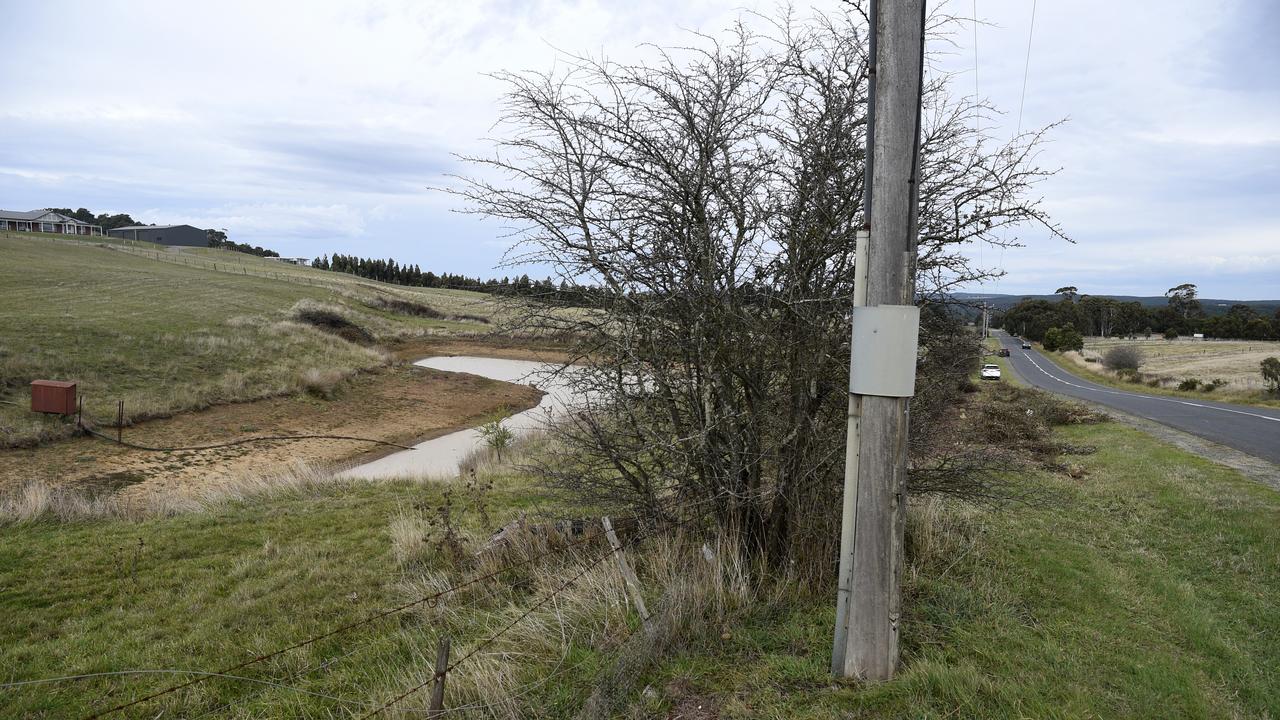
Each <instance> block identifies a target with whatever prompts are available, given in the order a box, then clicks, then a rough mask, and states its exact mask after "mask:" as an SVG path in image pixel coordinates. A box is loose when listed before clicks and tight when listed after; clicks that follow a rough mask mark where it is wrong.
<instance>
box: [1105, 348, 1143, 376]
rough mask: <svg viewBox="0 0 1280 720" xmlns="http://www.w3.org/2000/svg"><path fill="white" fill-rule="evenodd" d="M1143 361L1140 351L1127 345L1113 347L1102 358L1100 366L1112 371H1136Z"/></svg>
mask: <svg viewBox="0 0 1280 720" xmlns="http://www.w3.org/2000/svg"><path fill="white" fill-rule="evenodd" d="M1143 360H1144V358H1143V356H1142V350H1140V349H1138V348H1136V347H1133V346H1128V345H1122V346H1120V347H1113V348H1111V349H1110V350H1108V351H1107V352H1106V353H1105V354H1104V355H1103V356H1102V364H1103V365H1105V366H1107V367H1108V368H1111V369H1112V370H1137V369H1138V368H1140V367H1142V362H1143Z"/></svg>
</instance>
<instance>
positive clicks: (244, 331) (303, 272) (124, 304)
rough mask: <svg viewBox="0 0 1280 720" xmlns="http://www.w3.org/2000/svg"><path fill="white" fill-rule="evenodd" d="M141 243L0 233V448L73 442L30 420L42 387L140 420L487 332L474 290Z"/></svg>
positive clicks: (50, 422)
mask: <svg viewBox="0 0 1280 720" xmlns="http://www.w3.org/2000/svg"><path fill="white" fill-rule="evenodd" d="M144 246H146V243H142V244H133V243H125V242H122V241H114V242H102V243H98V242H94V243H88V242H83V241H76V240H73V239H69V238H62V239H59V238H55V237H47V236H41V235H31V234H25V233H22V234H19V233H0V401H2V402H0V446H3V445H17V444H26V443H30V442H34V441H38V440H40V439H42V438H49V437H57V436H60V435H63V434H65V433H66V432H67V425H66V423H65V422H63V421H61V420H58V419H55V418H41V417H37V416H33V415H31V414H30V413H28V412H27V410H26V405H27V403H28V398H29V391H28V385H29V383H30V381H31V380H33V379H38V378H39V379H59V380H75V381H77V382H79V384H80V392H81V393H82V394H83V395H85V396H86V404H85V409H86V412H87V413H88V414H90V415H92V416H93V417H95V418H98V419H101V420H107V419H114V416H115V412H116V400H117V399H123V400H124V401H125V410H126V415H127V418H129V419H132V420H137V419H143V418H147V417H155V416H163V415H167V414H171V413H174V412H179V411H183V410H189V409H195V408H201V407H205V406H208V405H211V404H219V403H226V402H234V401H243V400H250V399H255V398H261V397H266V396H272V395H280V394H288V393H294V392H302V391H306V390H308V389H314V388H315V387H316V386H317V385H320V386H323V385H325V384H332V383H334V382H337V381H338V380H340V379H341V378H342V377H344V376H347V375H349V374H351V373H354V372H359V371H364V370H369V369H373V368H377V367H379V366H381V365H383V364H384V363H385V362H386V361H387V355H386V353H385V352H383V351H382V350H380V349H379V348H378V347H377V345H383V344H386V343H389V342H394V341H397V340H404V339H408V338H412V337H416V336H420V335H425V334H438V333H445V334H468V333H481V332H486V331H487V330H488V329H489V326H488V325H487V324H486V323H485V322H484V320H485V319H487V318H488V317H490V316H492V314H493V312H494V308H493V304H492V302H491V300H490V298H488V297H487V296H484V295H480V294H477V293H467V292H460V291H440V290H416V289H408V288H399V287H395V286H389V285H384V284H381V283H376V282H372V281H368V280H363V279H360V278H355V277H353V276H348V275H341V274H338V273H330V272H325V271H320V270H312V269H310V268H303V267H296V266H292V265H287V264H282V263H278V262H273V261H268V260H264V259H261V258H256V257H252V256H248V255H243V254H241V253H233V252H228V251H213V250H205V249H194V250H193V249H165V248H157V247H155V246H150V247H144ZM392 301H394V302H392ZM334 316H336V317H338V318H339V320H338V321H334V322H337V323H338V324H339V325H342V326H343V327H332V325H333V322H328V321H332V320H333V317H334ZM326 324H328V325H329V326H328V327H326ZM346 325H350V326H354V328H355V329H352V328H351V327H346ZM335 332H336V333H337V334H335ZM344 338H345V339H344Z"/></svg>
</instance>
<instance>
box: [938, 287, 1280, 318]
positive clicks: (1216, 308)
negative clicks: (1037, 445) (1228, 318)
mask: <svg viewBox="0 0 1280 720" xmlns="http://www.w3.org/2000/svg"><path fill="white" fill-rule="evenodd" d="M952 297H954V298H956V299H957V300H963V301H967V302H973V303H981V302H983V301H986V302H987V303H989V304H991V305H992V306H994V307H996V308H997V309H999V310H1008V309H1009V308H1011V307H1013V306H1014V305H1017V304H1018V303H1019V302H1021V301H1023V300H1048V301H1049V302H1057V301H1058V300H1060V299H1062V296H1061V295H1052V294H1049V295H1007V294H998V293H952ZM1095 297H1104V298H1110V299H1112V300H1118V301H1120V302H1134V301H1137V302H1140V303H1142V304H1143V305H1144V306H1146V307H1163V306H1165V305H1166V304H1168V302H1169V299H1168V298H1166V297H1165V296H1163V295H1151V296H1138V295H1096V296H1095ZM1232 305H1248V306H1249V307H1251V308H1253V309H1254V310H1256V311H1257V312H1258V313H1259V314H1262V315H1266V316H1268V317H1270V316H1272V315H1274V314H1275V312H1276V310H1280V300H1221V299H1217V298H1200V307H1202V308H1204V311H1205V314H1207V315H1222V314H1225V313H1226V312H1227V310H1229V309H1230V308H1231V306H1232Z"/></svg>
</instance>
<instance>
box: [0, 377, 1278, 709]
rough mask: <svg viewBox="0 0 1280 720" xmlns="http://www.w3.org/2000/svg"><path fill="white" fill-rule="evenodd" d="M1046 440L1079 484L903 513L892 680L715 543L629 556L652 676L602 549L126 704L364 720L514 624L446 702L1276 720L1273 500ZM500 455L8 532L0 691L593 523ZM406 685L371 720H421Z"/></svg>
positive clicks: (116, 696)
mask: <svg viewBox="0 0 1280 720" xmlns="http://www.w3.org/2000/svg"><path fill="white" fill-rule="evenodd" d="M995 391H997V389H996V388H994V387H988V388H987V389H986V390H985V391H984V396H985V394H986V393H988V392H995ZM1054 432H1055V435H1056V439H1057V440H1059V441H1062V442H1063V443H1066V444H1069V445H1071V446H1073V447H1076V448H1084V449H1085V450H1084V452H1085V453H1086V454H1081V455H1073V456H1072V464H1073V465H1078V466H1079V467H1082V468H1083V469H1084V473H1083V474H1082V475H1081V474H1079V473H1077V474H1076V477H1074V478H1073V477H1071V476H1068V475H1067V474H1065V473H1057V472H1048V471H1039V470H1036V471H1032V470H1027V471H1025V472H1024V473H1020V475H1019V479H1020V480H1021V481H1022V482H1024V483H1025V484H1026V486H1027V488H1028V489H1029V490H1031V491H1033V492H1032V493H1031V494H1030V495H1029V497H1030V499H1031V501H1030V502H1024V503H1017V504H1006V505H973V504H969V503H964V502H959V501H954V500H952V501H947V500H939V499H936V498H935V499H931V498H917V499H913V501H912V503H911V505H910V507H909V512H908V535H907V548H908V558H907V566H906V569H905V570H906V571H905V573H904V587H903V594H904V610H905V616H904V619H903V624H902V628H903V636H902V642H903V668H902V671H901V674H900V676H899V677H898V678H897V679H896V680H894V681H893V682H890V683H885V684H882V685H878V686H874V687H860V686H858V685H856V684H853V683H845V682H835V681H833V680H832V679H831V676H830V675H829V671H828V665H829V662H830V643H831V627H832V623H833V620H834V613H833V609H832V604H833V597H834V592H833V591H830V590H829V589H822V588H806V587H798V586H797V585H796V584H795V583H794V582H792V581H789V580H788V579H787V578H785V577H782V578H774V579H773V580H772V581H771V582H765V583H763V584H760V587H762V588H763V590H759V591H751V590H749V589H748V588H749V587H751V586H752V585H753V583H750V582H747V581H746V578H747V577H749V576H750V575H751V573H752V572H754V571H753V570H752V569H751V568H750V566H749V563H743V562H742V561H741V560H736V559H734V558H733V557H732V554H731V553H728V552H726V550H725V548H724V545H723V544H722V545H715V543H714V542H713V546H714V547H715V549H714V551H713V555H714V556H715V557H717V558H720V560H719V561H718V562H717V563H715V567H716V569H715V570H714V571H709V570H708V568H711V567H712V564H709V563H706V562H705V561H703V560H702V557H701V554H700V553H695V556H694V559H695V560H696V562H694V563H689V562H688V560H687V558H686V557H684V556H683V555H682V554H681V552H680V549H679V548H680V546H679V544H678V543H670V542H668V543H658V544H656V545H646V546H641V548H640V549H638V550H637V551H636V552H635V553H633V554H632V555H631V557H632V561H633V563H634V564H635V566H636V567H637V571H638V573H639V574H640V577H641V583H642V585H643V586H644V587H645V588H646V591H647V595H648V599H649V601H650V608H651V609H654V608H656V607H659V606H660V605H661V602H660V600H659V597H658V596H659V595H664V596H665V595H668V594H669V593H670V592H671V589H672V588H675V587H679V586H680V585H681V583H682V582H684V581H686V580H688V579H689V578H690V577H691V576H696V577H695V579H694V581H693V582H694V583H695V585H696V588H697V590H696V591H690V592H686V593H685V594H684V595H683V596H681V597H682V598H684V599H683V600H682V601H681V603H679V604H677V609H678V610H679V612H680V614H681V615H680V617H681V618H682V620H681V622H680V623H678V624H675V625H673V626H672V627H673V628H674V630H673V632H674V633H675V637H674V638H673V639H672V642H671V643H670V652H669V654H668V655H667V656H666V659H665V660H662V661H660V662H658V663H657V664H656V665H646V664H645V663H644V662H640V661H637V662H638V663H639V664H637V665H635V666H625V667H621V669H620V668H619V666H616V665H615V664H614V663H615V657H616V655H617V653H618V652H619V643H620V642H621V641H622V639H623V638H625V637H627V636H628V635H629V634H630V633H631V632H632V631H633V630H635V629H636V628H637V623H636V619H635V617H634V615H633V613H631V612H630V609H629V608H628V606H627V601H626V598H625V595H624V594H623V593H622V581H621V579H620V578H619V577H618V575H617V572H616V570H615V569H614V568H613V564H612V562H605V563H603V564H601V565H598V566H593V567H587V563H588V562H590V561H592V560H593V559H598V558H599V557H601V556H600V555H595V554H593V553H596V552H597V550H598V549H599V548H598V546H594V545H588V546H585V547H584V549H583V551H582V552H581V553H573V552H569V553H565V554H564V555H563V556H557V557H556V558H555V559H552V560H550V561H539V562H536V563H534V564H532V565H529V566H527V567H524V568H522V569H519V570H514V571H511V572H510V573H508V574H505V575H503V576H502V577H501V578H500V579H499V580H495V581H486V582H485V583H483V584H480V585H477V586H472V587H471V588H469V589H468V590H467V591H465V592H460V593H459V594H458V595H456V596H447V597H446V598H445V599H444V600H443V601H442V602H440V603H438V604H437V605H436V607H428V606H425V605H423V606H420V607H418V608H415V609H414V610H413V611H410V612H407V613H404V614H402V615H397V616H396V617H394V618H387V619H384V620H380V621H377V622H376V623H374V624H371V625H369V626H366V627H364V628H361V629H359V630H356V631H353V632H350V633H344V634H341V635H338V636H334V637H331V638H327V639H325V640H322V641H320V642H318V643H315V644H314V645H309V646H307V647H305V648H299V649H297V650H294V651H290V652H288V653H285V654H284V655H281V656H280V657H277V658H273V659H272V660H269V661H267V662H265V663H261V664H260V665H259V666H254V667H252V668H247V669H245V670H243V671H238V672H236V673H233V674H236V675H243V676H246V677H250V678H256V679H259V680H268V681H272V682H279V683H281V684H282V685H285V686H288V687H272V686H264V685H260V684H253V683H250V682H246V681H235V680H231V679H210V680H207V681H204V682H201V683H199V684H197V685H195V686H193V687H192V688H190V689H187V690H183V691H179V692H176V693H173V694H171V695H168V696H166V697H165V698H163V699H157V700H155V701H151V702H149V703H148V704H147V705H146V706H145V714H146V716H147V717H154V716H156V715H157V714H161V715H162V716H165V717H200V716H202V715H205V714H208V716H211V717H236V718H241V717H244V718H247V717H317V716H325V717H327V716H338V717H343V716H348V715H359V714H363V713H364V712H367V711H369V710H372V709H373V707H376V705H378V704H381V703H382V702H385V701H387V700H389V699H391V698H393V697H395V696H396V695H397V694H398V693H400V692H402V691H404V690H406V689H408V688H411V687H414V686H416V685H419V684H421V683H423V682H424V681H426V680H428V679H429V678H430V673H431V661H432V658H433V657H434V650H435V642H436V640H437V638H438V637H439V636H440V635H441V634H449V635H451V636H452V637H453V639H454V657H455V659H456V658H460V657H463V656H464V655H465V654H466V653H468V652H470V651H471V650H473V649H476V648H477V647H480V643H481V642H482V641H483V639H484V638H485V637H487V636H488V635H489V634H490V633H492V632H496V631H497V630H500V629H502V628H504V627H505V626H506V625H508V624H509V623H512V622H513V621H515V622H516V625H515V626H514V627H513V629H512V630H511V632H510V633H508V634H506V635H504V636H502V637H501V638H500V639H499V640H498V641H496V642H495V643H494V644H493V645H491V646H485V647H484V648H483V651H482V652H481V654H480V655H478V656H477V657H475V658H473V659H472V660H470V661H468V663H466V664H465V665H463V666H461V667H459V668H458V669H457V670H456V671H455V672H454V673H452V674H451V675H450V681H449V692H448V694H447V696H446V697H447V705H448V706H449V707H453V708H458V707H459V706H462V707H464V708H465V707H470V708H471V710H470V711H469V712H468V711H464V712H460V713H459V714H460V715H462V716H464V717H465V716H473V717H570V716H573V715H574V714H575V713H576V712H577V710H578V708H579V707H580V706H581V705H582V703H583V701H584V700H585V698H586V697H587V696H588V695H589V694H591V693H592V689H593V687H596V683H597V682H598V681H599V678H601V677H609V676H610V674H611V673H612V674H614V675H617V674H619V673H621V674H623V675H625V676H626V677H625V679H626V680H627V682H626V683H624V684H623V686H622V687H621V688H620V689H619V690H618V692H620V693H623V695H622V696H621V697H618V698H614V700H615V701H617V702H618V703H619V706H620V708H622V709H619V710H618V712H619V713H621V714H622V716H629V717H636V718H640V717H654V716H673V715H674V716H677V717H698V718H702V717H722V718H747V717H753V718H754V717H787V718H792V717H794V718H844V717H868V718H898V717H913V718H944V717H983V718H1006V717H1007V718H1021V717H1048V718H1054V717H1061V718H1074V717H1139V718H1142V717H1149V718H1170V717H1278V716H1280V643H1276V642H1275V641H1274V639H1275V638H1276V637H1277V634H1278V633H1280V613H1277V612H1276V608H1277V600H1276V598H1277V597H1278V596H1280V567H1277V564H1276V562H1275V557H1276V548H1277V547H1280V494H1277V493H1275V492H1274V491H1271V490H1268V489H1266V488H1263V487H1261V486H1258V485H1255V484H1252V483H1249V482H1247V481H1245V480H1244V479H1243V478H1241V476H1239V475H1238V474H1237V473H1235V472H1234V471H1231V470H1228V469H1225V468H1222V467H1220V466H1217V465H1214V464H1212V463H1209V462H1207V461H1204V460H1201V459H1199V458H1196V457H1194V456H1191V455H1188V454H1186V453H1184V452H1181V451H1178V450H1176V449H1173V448H1170V447H1168V446H1165V445H1161V444H1159V443H1156V442H1154V441H1152V440H1151V439H1150V438H1149V437H1147V436H1145V435H1142V434H1140V433H1138V432H1137V431H1134V430H1131V429H1128V428H1125V427H1122V426H1118V425H1114V424H1109V423H1106V424H1097V425H1075V426H1067V427H1062V428H1059V429H1057V430H1055V431H1054ZM541 442H544V440H543V439H541V438H535V439H534V440H533V441H532V442H530V443H529V445H527V446H525V448H524V450H525V451H526V452H527V451H528V450H529V449H530V448H532V449H533V450H535V451H536V448H537V447H538V445H539V443H541ZM1088 448H1094V449H1096V451H1095V452H1092V453H1088V450H1087V449H1088ZM514 455H515V457H508V458H507V462H506V463H495V462H493V461H492V458H489V459H487V460H486V461H485V462H482V463H478V465H479V471H480V472H479V477H478V478H477V479H476V481H475V482H472V483H467V482H454V483H452V484H448V483H431V482H416V481H412V480H397V481H390V482H382V483H372V482H360V481H343V482H326V481H324V479H323V478H322V477H310V479H308V476H302V478H301V480H299V481H298V482H296V483H293V484H292V485H290V484H289V483H283V484H280V483H274V482H264V483H260V484H257V485H255V484H254V483H252V482H250V483H247V484H245V485H243V486H242V487H241V489H240V490H239V491H237V492H224V493H222V494H221V495H219V496H217V497H208V498H205V499H204V501H203V502H201V503H198V504H197V505H196V506H194V507H186V508H171V509H169V510H166V511H164V512H162V513H160V514H159V515H155V514H152V513H150V512H142V513H136V512H135V513H134V514H125V515H124V516H120V515H113V514H107V515H106V516H105V517H102V518H101V519H86V518H85V516H79V517H80V519H74V516H72V517H73V519H71V520H70V521H65V520H61V521H60V520H58V519H57V516H56V514H46V515H43V516H35V517H32V518H30V519H28V520H27V521H25V522H17V523H11V524H9V525H8V526H6V527H5V528H4V532H3V533H0V611H3V612H4V613H5V614H6V616H7V617H8V618H10V622H8V623H6V624H5V625H4V627H2V628H0V682H12V681H22V680H32V679H38V678H44V677H52V676H59V675H69V674H77V673H89V672H106V671H116V670H121V669H199V670H211V669H218V668H222V667H229V666H232V665H235V664H237V663H239V662H242V661H244V660H248V659H251V658H253V657H254V656H256V655H258V654H260V653H264V652H269V651H271V650H275V649H277V648H280V647H284V646H287V645H290V644H292V643H294V642H297V641H298V640H300V639H304V638H307V637H310V636H314V635H318V634H320V633H322V632H326V631H328V630H330V629H332V628H334V627H337V626H339V625H342V624H344V623H346V622H350V621H352V620H355V619H359V618H362V617H367V616H368V615H370V614H372V613H373V612H375V611H377V610H380V609H383V608H386V607H391V606H395V605H398V604H400V603H403V602H406V601H408V600H411V599H414V598H418V597H422V596H423V595H424V594H427V593H430V592H434V591H437V590H439V589H441V588H443V587H447V586H448V585H450V584H453V583H456V582H457V581H459V580H461V579H465V578H467V577H471V576H474V575H477V574H481V573H484V572H487V571H489V570H491V569H494V568H496V567H498V566H500V565H502V564H505V563H507V562H508V561H511V560H513V559H516V560H518V559H520V558H522V557H527V556H529V555H530V554H533V553H537V552H539V551H541V550H542V549H545V548H546V547H547V545H546V543H545V541H539V540H538V539H537V538H536V537H525V538H524V539H523V540H521V541H520V542H516V543H515V544H514V545H513V546H512V547H511V548H509V549H507V550H505V551H503V553H501V554H497V555H493V556H483V557H480V558H479V559H476V556H475V555H474V553H475V551H476V550H477V549H478V548H479V547H480V546H482V545H483V543H484V540H485V538H486V537H487V533H488V531H490V530H492V529H494V528H496V527H499V526H501V525H503V524H504V523H506V522H507V521H509V520H511V519H513V518H516V517H518V516H519V515H520V514H521V513H524V512H531V513H534V514H537V513H538V512H539V511H546V512H548V513H550V514H553V515H554V514H561V515H564V514H572V513H578V515H581V514H582V513H583V512H586V511H584V510H582V509H570V508H565V507H558V506H556V505H554V503H551V502H550V501H548V500H547V499H546V498H544V497H543V496H542V494H541V492H539V491H538V490H537V489H536V488H534V487H533V486H532V485H531V484H530V482H529V481H528V479H527V478H525V477H523V476H522V475H521V473H520V472H519V471H518V470H515V469H513V468H515V467H518V466H519V464H520V458H519V453H518V452H517V453H514ZM446 517H447V518H448V519H447V520H446V519H445V518H446ZM447 527H452V528H453V530H454V531H455V536H456V538H457V541H458V542H460V543H461V545H460V547H459V551H457V552H455V551H454V550H451V549H450V548H451V544H450V542H446V541H445V540H444V538H445V537H446V533H445V529H446V528H447ZM693 547H694V548H697V547H699V544H698V543H695V544H694V545H693ZM580 572H581V573H583V575H582V577H581V578H580V580H579V581H578V583H577V584H576V585H575V586H574V587H573V588H572V589H571V590H569V591H566V592H565V593H563V594H561V595H560V596H558V598H557V600H556V602H555V603H553V604H547V605H545V606H543V607H535V604H536V603H537V602H538V601H539V600H540V599H541V598H543V597H545V596H547V594H548V593H550V592H551V591H553V590H555V589H556V588H557V587H559V585H560V584H562V583H564V582H566V581H567V580H568V579H570V578H572V577H574V576H576V575H577V574H578V573H580ZM699 573H700V574H699ZM757 579H758V576H757ZM525 612H531V613H532V614H531V615H530V616H529V617H527V618H524V619H520V618H521V616H522V614H523V613H525ZM642 659H643V658H642ZM186 679H188V677H187V676H164V675H143V676H128V677H115V678H95V679H88V680H82V681H77V682H67V683H58V684H53V685H33V686H25V687H19V688H10V689H6V690H4V691H3V692H0V716H4V717H36V718H43V717H49V718H52V717H65V716H83V715H86V714H88V713H90V712H91V711H93V710H95V709H102V708H103V707H104V706H110V705H112V704H115V703H117V702H121V701H124V700H127V699H130V698H134V697H139V696H141V695H144V694H146V693H147V692H149V691H154V690H158V689H162V688H164V687H167V686H169V685H171V684H176V683H177V682H180V681H183V680H186ZM646 687H648V688H649V689H648V690H647V691H644V690H645V688H646ZM299 689H300V690H304V691H306V692H307V693H316V694H315V695H308V694H303V693H302V692H298V690H299ZM642 691H643V692H642ZM426 695H427V692H426V691H422V692H419V693H416V694H414V695H413V696H411V697H410V698H409V699H408V700H406V701H405V702H404V703H403V709H399V706H398V709H397V711H395V712H393V713H391V717H398V716H403V717H416V716H417V715H416V711H420V710H421V709H423V708H424V707H425V705H424V704H425V696H426ZM628 706H629V709H627V708H628ZM699 706H701V707H702V708H703V709H702V710H698V712H700V713H701V714H695V712H694V711H695V710H697V709H698V707H699ZM713 713H714V714H713ZM669 714H670V715H669ZM126 716H128V715H126Z"/></svg>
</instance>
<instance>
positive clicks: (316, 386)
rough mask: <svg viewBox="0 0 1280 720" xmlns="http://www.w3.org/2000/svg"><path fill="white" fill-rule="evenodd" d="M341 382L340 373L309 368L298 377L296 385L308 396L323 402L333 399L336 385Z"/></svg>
mask: <svg viewBox="0 0 1280 720" xmlns="http://www.w3.org/2000/svg"><path fill="white" fill-rule="evenodd" d="M341 382H342V373H340V372H338V371H337V370H321V369H319V368H311V369H309V370H306V371H304V372H303V373H302V374H301V375H299V377H298V385H299V386H301V387H302V389H303V390H305V391H306V392H307V393H308V394H310V395H314V396H316V397H318V398H324V399H325V400H331V399H333V397H334V395H336V394H337V390H338V385H339V384H340V383H341Z"/></svg>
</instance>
